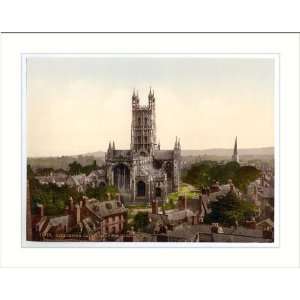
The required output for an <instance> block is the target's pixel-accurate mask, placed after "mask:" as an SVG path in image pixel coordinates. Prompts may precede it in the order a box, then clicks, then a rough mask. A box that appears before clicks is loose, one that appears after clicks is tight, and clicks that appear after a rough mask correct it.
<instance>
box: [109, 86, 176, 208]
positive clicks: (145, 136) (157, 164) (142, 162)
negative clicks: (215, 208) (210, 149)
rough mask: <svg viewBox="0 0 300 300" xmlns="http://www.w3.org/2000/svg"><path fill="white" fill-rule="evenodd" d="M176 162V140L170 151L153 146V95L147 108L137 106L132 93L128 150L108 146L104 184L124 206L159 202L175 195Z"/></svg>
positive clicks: (154, 136)
mask: <svg viewBox="0 0 300 300" xmlns="http://www.w3.org/2000/svg"><path fill="white" fill-rule="evenodd" d="M180 161H181V145H180V140H179V139H178V138H177V137H176V141H175V145H174V148H173V149H172V150H161V149H160V143H157V137H156V120H155V96H154V91H153V90H151V89H150V92H149V95H148V105H140V99H139V95H138V93H136V92H135V91H134V92H133V95H132V120H131V143H130V149H117V147H116V145H115V142H113V143H111V142H110V143H109V146H108V150H107V152H106V154H105V165H106V172H107V181H108V184H109V185H113V186H116V187H117V188H118V190H119V192H120V194H121V198H122V200H123V201H124V202H125V203H149V202H150V201H152V200H154V199H156V200H157V201H160V202H163V201H165V199H166V196H167V194H168V193H170V192H176V191H178V188H179V182H180Z"/></svg>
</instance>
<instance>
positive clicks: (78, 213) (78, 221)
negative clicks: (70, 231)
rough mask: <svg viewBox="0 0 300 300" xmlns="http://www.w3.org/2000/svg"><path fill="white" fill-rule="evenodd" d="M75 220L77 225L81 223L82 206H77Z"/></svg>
mask: <svg viewBox="0 0 300 300" xmlns="http://www.w3.org/2000/svg"><path fill="white" fill-rule="evenodd" d="M75 218H76V224H79V223H80V206H79V205H78V204H76V205H75Z"/></svg>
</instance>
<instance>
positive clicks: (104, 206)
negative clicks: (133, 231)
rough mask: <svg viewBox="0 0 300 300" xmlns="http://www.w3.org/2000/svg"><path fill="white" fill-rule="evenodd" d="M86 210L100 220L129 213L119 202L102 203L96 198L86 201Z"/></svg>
mask: <svg viewBox="0 0 300 300" xmlns="http://www.w3.org/2000/svg"><path fill="white" fill-rule="evenodd" d="M86 208H87V209H88V210H89V211H90V212H92V213H93V214H94V215H96V216H97V217H99V218H104V217H107V216H110V215H115V214H120V213H125V212H126V211H127V209H126V208H125V207H124V206H123V204H122V203H121V202H119V201H118V200H110V201H103V202H100V201H98V200H97V199H94V198H92V199H89V200H87V201H86Z"/></svg>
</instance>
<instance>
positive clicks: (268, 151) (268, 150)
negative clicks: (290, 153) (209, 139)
mask: <svg viewBox="0 0 300 300" xmlns="http://www.w3.org/2000/svg"><path fill="white" fill-rule="evenodd" d="M232 151H233V149H223V148H216V149H205V150H182V155H183V156H199V155H200V156H202V155H210V156H231V155H232ZM238 153H239V155H240V156H242V155H247V156H262V155H263V156H269V155H270V156H273V155H274V147H264V148H245V149H238Z"/></svg>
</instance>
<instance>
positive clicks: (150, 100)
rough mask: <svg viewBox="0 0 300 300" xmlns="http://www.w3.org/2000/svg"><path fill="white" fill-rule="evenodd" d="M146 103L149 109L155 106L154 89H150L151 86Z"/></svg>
mask: <svg viewBox="0 0 300 300" xmlns="http://www.w3.org/2000/svg"><path fill="white" fill-rule="evenodd" d="M148 104H149V108H150V109H151V108H154V107H155V97H154V90H151V87H150V91H149V95H148Z"/></svg>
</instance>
